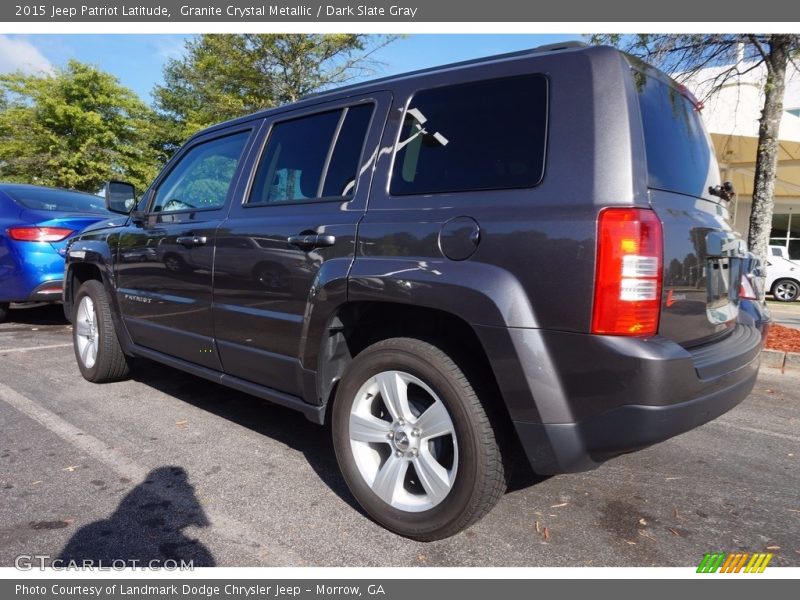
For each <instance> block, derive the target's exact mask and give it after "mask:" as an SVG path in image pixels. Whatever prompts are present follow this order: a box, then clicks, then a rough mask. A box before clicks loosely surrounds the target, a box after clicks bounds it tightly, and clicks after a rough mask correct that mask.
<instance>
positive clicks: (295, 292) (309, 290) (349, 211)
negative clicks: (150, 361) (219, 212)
mask: <svg viewBox="0 0 800 600" xmlns="http://www.w3.org/2000/svg"><path fill="white" fill-rule="evenodd" d="M390 100H391V96H390V94H388V93H382V94H373V95H370V96H368V97H362V98H348V99H347V101H342V102H338V103H330V104H326V105H323V106H322V107H320V106H316V107H314V108H312V109H303V110H298V111H293V112H291V113H285V114H281V115H279V116H277V117H275V118H274V119H273V120H271V121H269V122H268V123H267V126H268V127H269V128H270V129H269V133H268V136H267V140H266V143H265V144H264V148H263V150H262V152H261V156H260V158H259V162H258V166H257V169H256V170H255V173H254V175H253V177H252V178H251V181H249V182H247V183H246V184H245V185H244V186H243V187H244V188H245V190H244V191H243V193H242V196H243V201H242V202H241V203H234V204H233V205H232V207H231V211H230V216H229V218H228V220H226V221H225V222H224V223H223V225H222V226H221V227H220V229H219V233H218V235H217V238H216V256H215V259H214V271H215V279H214V324H215V327H214V330H215V337H216V341H217V347H218V350H219V353H220V359H221V360H222V366H223V370H224V371H225V373H229V374H231V375H234V376H236V377H240V378H242V379H246V380H248V381H251V382H255V383H258V384H260V385H264V386H267V387H270V388H273V389H276V390H279V391H282V392H285V393H289V394H294V395H299V396H302V395H303V384H302V376H303V367H304V365H303V363H302V359H301V356H302V354H303V352H302V348H303V346H304V344H305V343H306V342H308V343H310V344H318V343H319V341H318V340H315V339H313V336H311V337H310V338H309V339H308V340H306V339H305V338H306V331H307V329H306V328H307V325H308V323H309V321H310V319H311V318H312V312H313V311H314V309H315V307H318V306H319V303H320V301H324V302H328V303H331V302H332V303H335V302H336V301H337V298H341V300H342V301H343V300H344V296H345V294H346V282H347V274H348V272H349V269H350V265H351V264H352V261H353V257H354V248H355V237H356V229H357V225H358V222H359V220H360V219H361V217H362V216H363V214H364V211H365V209H366V201H367V197H368V195H369V186H370V180H371V176H372V166H373V164H374V160H375V157H376V155H377V151H378V144H379V141H380V133H381V131H382V128H383V124H384V122H385V120H386V115H387V113H388V110H389V103H390Z"/></svg>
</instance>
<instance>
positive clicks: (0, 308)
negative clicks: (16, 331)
mask: <svg viewBox="0 0 800 600" xmlns="http://www.w3.org/2000/svg"><path fill="white" fill-rule="evenodd" d="M8 306H9V304H8V302H0V323H2V322H3V321H5V320H6V318H7V317H8Z"/></svg>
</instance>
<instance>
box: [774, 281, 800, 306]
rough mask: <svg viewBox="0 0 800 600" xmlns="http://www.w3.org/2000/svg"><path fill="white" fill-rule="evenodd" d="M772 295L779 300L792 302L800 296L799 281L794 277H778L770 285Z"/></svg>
mask: <svg viewBox="0 0 800 600" xmlns="http://www.w3.org/2000/svg"><path fill="white" fill-rule="evenodd" d="M772 295H773V296H774V297H775V300H778V301H779V302H794V301H795V300H797V298H798V296H800V283H798V282H796V281H795V280H794V279H779V280H778V281H776V282H775V283H774V284H773V285H772Z"/></svg>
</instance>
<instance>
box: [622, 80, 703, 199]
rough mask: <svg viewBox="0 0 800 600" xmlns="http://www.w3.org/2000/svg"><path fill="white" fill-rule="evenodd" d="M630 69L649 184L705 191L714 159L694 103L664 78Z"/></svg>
mask: <svg viewBox="0 0 800 600" xmlns="http://www.w3.org/2000/svg"><path fill="white" fill-rule="evenodd" d="M633 73H634V83H635V86H636V91H637V92H638V95H639V107H640V109H641V113H642V126H643V128H644V141H645V151H646V153H647V170H648V175H649V180H650V181H649V183H650V187H653V188H658V189H661V190H669V191H673V192H681V193H684V194H691V195H693V196H704V195H708V191H707V189H706V188H707V186H708V184H709V182H711V181H714V180H716V179H717V177H718V169H717V161H716V159H715V158H714V153H713V151H712V149H711V142H710V141H709V139H708V135H707V134H706V131H705V128H704V127H703V122H702V120H701V118H700V113H699V112H698V111H697V109H696V108H695V105H694V103H693V102H692V101H691V100H690V99H689V98H688V97H686V96H685V95H684V94H682V93H681V92H680V91H679V90H678V89H676V88H675V87H673V86H671V85H669V84H667V83H666V82H664V81H661V80H659V79H656V78H654V77H650V76H648V75H645V74H643V73H641V72H640V71H633Z"/></svg>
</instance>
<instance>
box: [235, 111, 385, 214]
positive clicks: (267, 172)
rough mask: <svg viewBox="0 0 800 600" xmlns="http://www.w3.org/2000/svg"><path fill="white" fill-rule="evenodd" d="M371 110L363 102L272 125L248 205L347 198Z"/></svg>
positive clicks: (350, 192) (352, 183) (352, 182)
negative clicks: (354, 105)
mask: <svg viewBox="0 0 800 600" xmlns="http://www.w3.org/2000/svg"><path fill="white" fill-rule="evenodd" d="M373 109H374V107H373V105H372V104H364V105H359V106H356V107H352V108H345V109H338V110H333V111H328V112H324V113H319V114H316V115H310V116H307V117H301V118H299V119H293V120H291V121H284V122H282V123H277V124H275V125H274V126H273V127H272V131H271V133H270V136H269V139H268V140H267V145H266V147H265V149H264V153H263V154H262V156H261V162H260V164H259V166H258V170H257V171H256V176H255V180H254V181H253V188H252V190H251V192H250V198H249V199H248V203H249V204H278V203H284V202H298V201H307V200H315V199H319V198H341V197H348V196H352V194H353V192H354V190H355V182H356V178H357V175H358V166H359V164H358V163H359V160H360V158H361V153H362V149H363V146H364V139H365V138H366V135H367V130H368V129H369V123H370V120H371V118H372V112H373Z"/></svg>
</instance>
